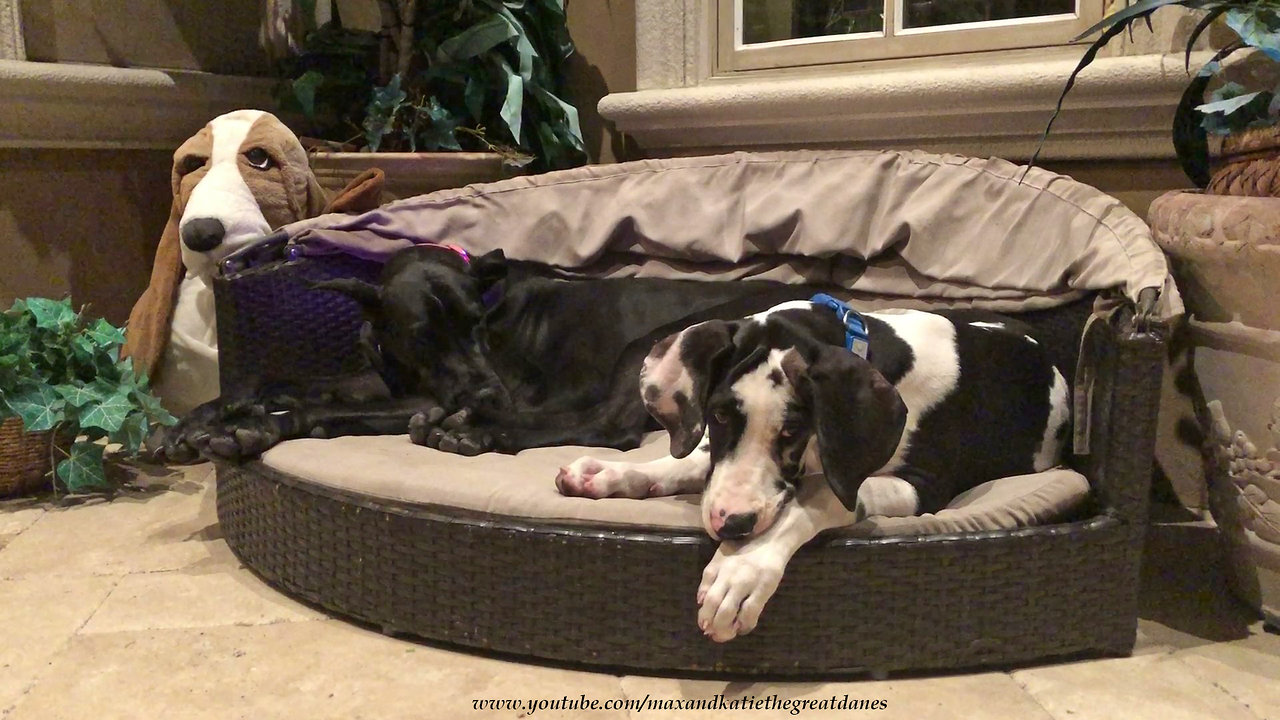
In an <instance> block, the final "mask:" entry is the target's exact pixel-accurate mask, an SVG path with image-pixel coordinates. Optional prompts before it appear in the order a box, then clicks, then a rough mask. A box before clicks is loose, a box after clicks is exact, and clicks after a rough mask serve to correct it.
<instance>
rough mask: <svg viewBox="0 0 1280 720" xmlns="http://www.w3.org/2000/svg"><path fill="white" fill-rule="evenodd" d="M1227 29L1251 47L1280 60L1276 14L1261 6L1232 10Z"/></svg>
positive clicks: (1229, 11) (1229, 13) (1279, 23)
mask: <svg viewBox="0 0 1280 720" xmlns="http://www.w3.org/2000/svg"><path fill="white" fill-rule="evenodd" d="M1226 23H1227V27H1229V28H1231V29H1232V30H1235V31H1236V34H1237V35H1239V36H1240V39H1241V40H1243V41H1244V42H1245V44H1246V45H1248V46H1250V47H1255V48H1258V49H1259V50H1261V51H1262V52H1263V53H1265V54H1266V56H1267V57H1269V58H1271V59H1272V60H1280V33H1277V32H1276V30H1277V25H1280V22H1278V19H1277V17H1276V13H1275V12H1274V11H1273V10H1270V9H1268V8H1266V7H1262V6H1260V4H1253V5H1251V6H1249V7H1248V8H1247V9H1246V8H1231V9H1230V10H1228V11H1227V16H1226Z"/></svg>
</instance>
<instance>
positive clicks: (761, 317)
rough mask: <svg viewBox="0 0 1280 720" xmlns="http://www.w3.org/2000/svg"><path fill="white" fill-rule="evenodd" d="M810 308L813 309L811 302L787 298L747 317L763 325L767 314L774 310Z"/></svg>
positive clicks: (772, 312) (766, 319)
mask: <svg viewBox="0 0 1280 720" xmlns="http://www.w3.org/2000/svg"><path fill="white" fill-rule="evenodd" d="M812 309H813V303H811V302H809V301H808V300H788V301H787V302H784V303H779V304H778V305H774V306H773V307H771V308H769V309H768V310H762V311H760V312H758V313H756V314H755V315H752V316H750V317H749V318H748V319H749V320H751V321H752V322H757V323H760V324H761V325H763V324H765V322H766V321H768V319H769V316H770V315H772V314H774V313H776V312H782V311H783V310H812Z"/></svg>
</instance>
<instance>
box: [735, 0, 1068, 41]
mask: <svg viewBox="0 0 1280 720" xmlns="http://www.w3.org/2000/svg"><path fill="white" fill-rule="evenodd" d="M738 1H739V2H740V3H741V4H742V42H743V43H744V44H751V43H764V42H773V41H775V40H791V39H795V38H810V37H820V36H822V35H846V34H850V33H864V32H881V31H882V30H883V29H884V4H883V1H882V0H738ZM908 1H909V0H908ZM1068 1H1070V0H1068Z"/></svg>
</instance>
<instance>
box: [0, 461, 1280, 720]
mask: <svg viewBox="0 0 1280 720" xmlns="http://www.w3.org/2000/svg"><path fill="white" fill-rule="evenodd" d="M138 484H139V486H140V488H141V489H140V490H138V491H135V492H129V493H127V494H126V495H124V496H123V497H118V498H116V499H115V500H114V501H112V502H109V503H108V502H90V503H83V504H79V505H72V506H67V505H61V504H56V503H52V502H48V501H47V500H46V501H38V500H37V501H32V500H27V501H6V502H3V503H0V717H3V718H5V719H6V720H35V719H40V720H52V719H55V718H68V719H72V720H82V719H87V718H103V719H105V718H129V719H130V720H133V719H136V718H165V719H166V720H167V719H170V718H217V719H219V720H222V719H225V718H252V719H253V720H268V719H272V718H307V719H308V720H320V719H325V718H334V719H343V720H346V719H354V718H386V719H397V718H406V719H408V718H413V719H415V720H417V719H422V720H433V719H435V718H449V719H453V718H518V717H530V718H539V717H547V718H555V717H561V718H564V717H584V718H587V717H589V718H601V719H604V718H616V717H626V716H628V713H627V712H626V711H625V710H613V711H605V710H598V711H576V712H575V711H563V712H557V711H555V710H551V709H543V710H538V711H536V712H533V713H529V712H528V711H527V710H525V711H522V710H518V709H487V710H485V709H476V708H475V707H474V705H473V702H472V701H473V700H476V699H480V698H493V699H498V698H519V699H529V698H561V697H564V696H573V697H578V696H580V695H586V696H587V697H588V698H595V699H599V700H600V701H601V702H604V701H605V700H611V699H623V698H632V699H636V698H643V697H645V696H646V695H647V696H649V697H650V698H652V699H671V700H676V699H693V698H708V697H712V696H715V695H717V694H725V695H727V696H730V697H739V696H743V695H747V696H750V695H755V696H757V697H767V696H770V695H775V694H776V695H777V696H778V697H779V698H785V699H793V700H794V699H814V700H822V699H828V698H831V697H832V696H835V697H837V698H843V697H844V696H845V695H848V696H849V697H850V698H865V699H880V700H885V701H887V703H888V705H887V708H886V709H883V710H879V711H862V712H852V711H844V712H841V711H833V710H827V711H823V710H820V709H815V710H809V711H805V712H802V713H800V715H798V716H797V715H790V714H788V713H786V712H784V711H754V712H749V713H742V712H732V711H728V710H723V711H707V712H700V713H699V712H679V711H674V710H671V711H660V710H648V711H643V712H632V713H631V717H636V718H639V717H659V718H661V717H666V718H673V719H676V718H721V717H723V718H728V717H759V718H770V717H779V718H782V717H804V716H808V717H818V718H821V717H831V718H835V717H851V716H867V717H879V718H907V719H909V720H930V719H932V718H965V719H968V718H993V719H997V718H998V719H1005V718H1011V719H1020V718H1029V719H1032V720H1050V719H1052V720H1068V719H1070V720H1089V719H1090V718H1119V719H1124V720H1141V719H1142V718H1157V719H1158V720H1178V719H1181V718H1206V719H1214V720H1218V719H1221V720H1235V719H1237V718H1239V719H1240V720H1254V719H1257V718H1276V719H1277V720H1280V636H1277V635H1273V634H1268V633H1266V632H1264V631H1263V630H1262V628H1261V626H1260V624H1259V623H1258V622H1256V621H1255V620H1254V619H1253V618H1252V616H1251V615H1250V614H1249V613H1248V612H1247V611H1245V610H1243V609H1242V608H1241V607H1239V606H1238V605H1236V604H1235V603H1234V602H1233V601H1231V600H1230V599H1228V598H1227V597H1226V596H1225V594H1224V590H1223V587H1222V578H1221V573H1220V571H1219V569H1218V565H1217V563H1216V562H1215V557H1216V556H1215V555H1214V545H1213V541H1214V538H1213V531H1212V529H1211V528H1209V527H1205V526H1204V525H1203V524H1197V523H1185V522H1183V523H1172V522H1171V523H1162V524H1157V525H1156V526H1155V527H1154V528H1153V530H1152V532H1151V541H1150V543H1149V548H1148V556H1147V558H1148V559H1147V568H1146V570H1145V572H1144V587H1143V599H1142V610H1141V616H1142V619H1141V621H1140V629H1139V642H1138V646H1137V648H1136V649H1135V652H1134V655H1133V657H1130V658H1122V659H1107V660H1095V661H1085V662H1074V663H1061V664H1051V665H1042V666H1037V667H1031V668H1024V669H1018V670H1015V671H1012V672H999V671H991V672H981V673H969V674H953V675H940V676H911V677H902V678H899V677H894V676H890V677H889V678H888V679H887V680H879V681H876V680H865V681H858V682H834V683H822V682H798V683H780V682H760V683H748V682H729V681H723V680H721V681H712V680H689V679H667V678H656V677H642V676H623V677H619V676H616V675H609V674H602V673H591V672H581V671H572V670H565V669H560V668H554V667H547V666H542V665H537V664H532V663H530V664H523V663H515V662H508V661H503V660H496V659H491V658H487V657H483V656H479V655H474V654H470V653H465V652H452V651H449V650H444V649H440V648H438V647H430V646H426V645H421V644H415V643H411V642H407V641H403V640H396V639H391V638H387V637H384V636H382V635H380V634H378V633H376V632H372V631H369V630H366V629H363V628H360V627H355V626H352V625H349V624H346V623H344V622H342V621H340V620H334V619H332V618H329V617H327V616H325V615H324V614H322V613H320V612H318V611H316V610H314V609H312V608H309V607H306V606H304V605H301V604H299V603H296V602H293V601H292V600H289V599H288V598H286V597H284V596H282V595H280V594H278V593H276V592H275V591H273V590H272V589H271V588H269V587H267V586H266V585H264V584H263V583H262V582H261V581H259V580H258V579H257V578H256V577H255V576H254V575H253V574H251V573H250V572H248V571H247V570H245V569H244V568H243V567H241V566H240V565H239V563H238V562H237V561H236V559H235V558H234V557H233V556H232V554H231V552H230V551H229V550H228V549H227V546H226V544H225V543H224V542H223V541H222V540H221V539H220V534H219V531H218V525H217V519H216V517H215V513H214V502H213V475H212V469H211V468H210V467H209V466H208V465H200V466H195V467H191V468H186V469H183V470H179V471H173V472H172V473H170V474H167V475H164V474H160V473H156V474H153V475H150V476H148V475H144V476H141V477H140V478H139V482H138Z"/></svg>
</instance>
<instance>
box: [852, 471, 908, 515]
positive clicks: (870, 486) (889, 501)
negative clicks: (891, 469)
mask: <svg viewBox="0 0 1280 720" xmlns="http://www.w3.org/2000/svg"><path fill="white" fill-rule="evenodd" d="M918 512H920V496H919V495H918V494H917V493H916V489H915V488H914V487H912V486H911V483H909V482H907V481H906V480H903V479H902V478H898V477H893V476H891V475H872V476H871V477H869V478H867V479H866V480H863V481H862V486H861V487H859V488H858V505H857V510H856V511H855V512H854V514H855V515H857V516H858V517H859V518H864V517H870V516H872V515H883V516H885V517H907V516H909V515H915V514H916V513H918Z"/></svg>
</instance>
